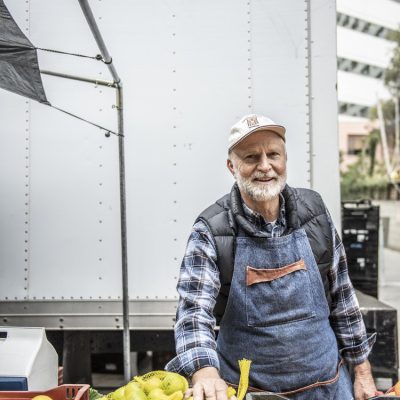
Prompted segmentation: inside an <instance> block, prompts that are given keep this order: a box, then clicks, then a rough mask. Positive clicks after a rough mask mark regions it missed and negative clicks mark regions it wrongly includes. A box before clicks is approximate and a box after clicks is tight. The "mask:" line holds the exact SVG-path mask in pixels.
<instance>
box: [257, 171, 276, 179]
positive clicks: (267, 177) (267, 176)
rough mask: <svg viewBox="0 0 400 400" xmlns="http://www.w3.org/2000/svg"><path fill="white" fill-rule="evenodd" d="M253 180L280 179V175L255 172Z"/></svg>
mask: <svg viewBox="0 0 400 400" xmlns="http://www.w3.org/2000/svg"><path fill="white" fill-rule="evenodd" d="M252 178H253V179H271V178H278V174H275V173H274V174H263V173H262V172H255V173H254V174H253V176H252Z"/></svg>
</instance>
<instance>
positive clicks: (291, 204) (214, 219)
mask: <svg viewBox="0 0 400 400" xmlns="http://www.w3.org/2000/svg"><path fill="white" fill-rule="evenodd" d="M282 194H283V197H284V198H285V208H286V214H285V216H286V224H287V229H286V232H285V234H289V233H290V232H291V231H293V230H294V229H298V228H301V227H302V228H304V230H305V231H306V234H307V237H308V240H309V242H310V245H311V249H312V251H313V254H314V257H315V261H316V262H317V265H318V268H319V272H320V274H321V278H322V282H323V284H324V288H325V295H326V298H327V301H328V304H329V306H330V305H331V297H330V292H329V277H328V274H329V269H330V267H331V265H332V259H333V248H332V245H333V243H332V232H331V227H330V224H329V221H328V217H327V214H326V207H325V204H324V202H323V201H322V198H321V196H320V195H319V194H318V193H317V192H314V191H313V190H309V189H295V188H292V187H290V186H288V185H286V186H285V189H284V190H283V191H282ZM199 220H201V221H203V222H204V223H205V224H206V225H207V226H208V228H209V230H210V232H211V233H212V234H213V236H214V240H215V244H216V249H217V265H218V268H219V272H220V282H221V289H220V292H219V295H218V297H217V302H216V305H215V307H214V315H215V318H216V320H217V324H218V325H219V323H220V321H221V319H222V317H223V315H224V312H225V307H226V303H227V300H228V296H229V290H230V286H231V280H232V275H233V266H234V260H235V238H236V235H237V232H238V227H239V226H240V228H241V230H242V231H244V232H245V233H246V234H247V235H249V236H258V234H257V229H256V228H255V227H254V226H253V225H252V224H251V223H250V222H249V221H248V220H247V219H246V218H245V216H244V211H243V207H242V200H241V197H240V192H239V189H238V187H237V185H236V184H235V185H234V186H233V188H232V190H231V193H229V194H227V195H225V196H224V197H222V198H221V199H219V200H218V201H217V202H216V203H214V204H213V205H211V206H210V207H208V208H207V209H206V210H204V211H203V212H202V213H201V214H200V215H199V217H198V218H197V221H199Z"/></svg>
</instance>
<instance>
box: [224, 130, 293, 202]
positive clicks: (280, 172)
mask: <svg viewBox="0 0 400 400" xmlns="http://www.w3.org/2000/svg"><path fill="white" fill-rule="evenodd" d="M286 160H287V157H286V148H285V143H284V141H283V140H282V138H281V137H280V136H278V135H277V134H276V133H274V132H270V131H261V132H255V133H252V134H251V135H250V136H249V137H247V138H246V139H244V140H243V141H242V142H240V143H239V144H238V145H236V146H235V147H234V148H233V150H232V152H231V154H230V157H229V159H228V161H227V165H228V168H229V170H230V171H231V173H232V174H233V176H234V177H235V179H236V181H237V183H238V186H239V189H240V190H241V192H244V193H246V194H247V195H248V196H249V197H250V198H251V199H253V200H254V201H268V200H271V199H273V198H274V197H276V196H278V195H279V193H280V192H281V191H282V189H283V188H284V187H285V184H286Z"/></svg>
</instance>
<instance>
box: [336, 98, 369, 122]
mask: <svg viewBox="0 0 400 400" xmlns="http://www.w3.org/2000/svg"><path fill="white" fill-rule="evenodd" d="M338 107H339V114H342V115H351V116H353V117H362V118H368V116H369V107H368V106H365V105H362V104H353V103H345V102H342V101H339V103H338Z"/></svg>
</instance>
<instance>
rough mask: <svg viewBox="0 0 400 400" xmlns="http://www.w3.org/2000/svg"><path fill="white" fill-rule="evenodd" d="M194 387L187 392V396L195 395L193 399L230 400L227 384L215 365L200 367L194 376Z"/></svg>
mask: <svg viewBox="0 0 400 400" xmlns="http://www.w3.org/2000/svg"><path fill="white" fill-rule="evenodd" d="M192 383H193V387H192V388H191V389H189V390H188V391H187V392H186V393H185V397H186V398H187V397H189V396H193V400H203V399H206V400H228V397H227V395H226V390H227V389H228V386H227V384H226V383H225V381H224V380H223V379H221V377H220V376H219V372H218V370H217V369H216V368H214V367H205V368H202V369H199V370H198V371H196V372H195V373H194V374H193V377H192Z"/></svg>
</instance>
